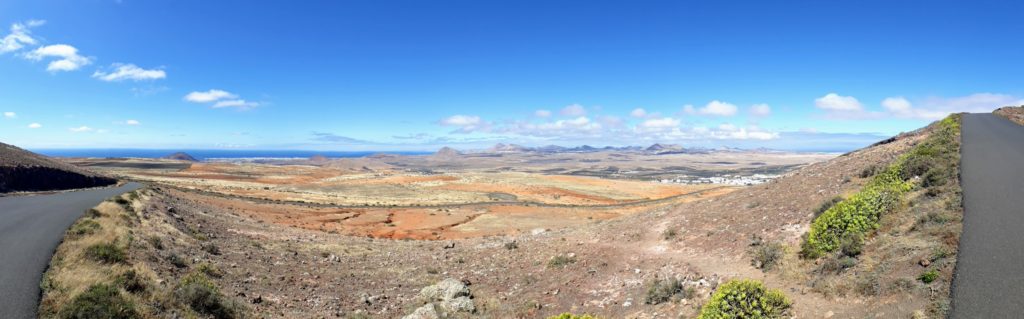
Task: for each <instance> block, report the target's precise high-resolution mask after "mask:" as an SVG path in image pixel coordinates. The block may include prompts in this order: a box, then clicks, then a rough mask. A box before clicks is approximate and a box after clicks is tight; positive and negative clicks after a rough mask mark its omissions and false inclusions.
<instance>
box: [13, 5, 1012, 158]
mask: <svg viewBox="0 0 1024 319" xmlns="http://www.w3.org/2000/svg"><path fill="white" fill-rule="evenodd" d="M1020 12H1024V5H1022V4H1020V3H1019V2H1016V1H1004V2H990V1H970V2H967V1H959V2H953V1H904V2H900V3H895V2H894V1H857V2H853V1H847V2H837V1H789V2H785V3H782V2H774V1H772V2H767V1H700V2H695V1H666V2H657V1H644V2H639V3H638V2H636V1H628V2H627V1H620V2H601V1H579V2H572V1H559V2H554V1H430V2H427V1H401V2H398V1H322V2H314V1H292V2H284V1H280V2H274V3H269V2H251V1H133V0H123V1H113V0H110V1H106V0H104V1H99V0H84V1H48V0H40V1H4V2H0V26H2V29H0V41H2V42H0V74H2V75H0V112H4V113H3V117H2V118H0V141H3V142H6V143H11V144H15V145H18V146H22V147H27V148H34V149H43V148H193V149H194V148H247V149H310V150H354V151H359V150H429V149H435V148H437V147H439V146H442V145H452V146H455V147H457V148H482V147H485V146H486V145H491V144H494V143H497V142H506V143H509V142H511V143H521V144H528V145H545V144H559V145H579V144H591V145H646V144H650V143H654V142H667V143H680V144H683V145H685V146H723V145H729V146H739V147H760V146H764V147H772V148H781V149H849V148H853V147H858V146H862V145H866V144H868V143H870V142H872V141H874V140H877V139H879V138H880V137H881V136H887V135H893V134H896V133H898V132H901V131H909V130H913V129H915V128H918V127H920V126H923V125H925V124H927V123H929V122H930V121H932V120H934V119H936V118H939V117H941V116H943V115H944V114H947V113H949V112H951V111H973V112H985V111H990V110H991V109H993V108H995V107H998V106H1002V105H1009V104H1024V102H1022V100H1024V85H1022V84H1024V83H1022V82H1024V80H1022V78H1021V76H1020V74H1024V63H1022V62H1021V58H1022V55H1021V52H1024V42H1021V41H1019V38H1020V35H1021V34H1024V20H1021V19H1020V18H1019V13H1020Z"/></svg>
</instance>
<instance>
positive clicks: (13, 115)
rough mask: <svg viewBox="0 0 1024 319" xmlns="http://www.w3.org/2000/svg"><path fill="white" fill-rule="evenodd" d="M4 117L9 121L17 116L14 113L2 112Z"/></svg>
mask: <svg viewBox="0 0 1024 319" xmlns="http://www.w3.org/2000/svg"><path fill="white" fill-rule="evenodd" d="M4 117H6V118H9V119H13V118H15V117H18V114H17V113H14V112H4Z"/></svg>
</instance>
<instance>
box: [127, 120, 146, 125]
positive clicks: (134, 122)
mask: <svg viewBox="0 0 1024 319" xmlns="http://www.w3.org/2000/svg"><path fill="white" fill-rule="evenodd" d="M124 124H125V125H142V123H141V122H139V121H137V120H126V121H124Z"/></svg>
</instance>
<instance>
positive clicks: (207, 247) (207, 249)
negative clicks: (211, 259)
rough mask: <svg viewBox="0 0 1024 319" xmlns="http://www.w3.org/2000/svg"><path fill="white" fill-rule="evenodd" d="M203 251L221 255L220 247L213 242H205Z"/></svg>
mask: <svg viewBox="0 0 1024 319" xmlns="http://www.w3.org/2000/svg"><path fill="white" fill-rule="evenodd" d="M203 251H205V252H207V253H210V255H220V247H217V245H214V244H213V243H208V244H204V245H203Z"/></svg>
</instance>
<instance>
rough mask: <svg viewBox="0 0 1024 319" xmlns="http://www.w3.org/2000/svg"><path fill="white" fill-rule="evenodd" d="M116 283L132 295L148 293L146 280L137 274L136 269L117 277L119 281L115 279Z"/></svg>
mask: <svg viewBox="0 0 1024 319" xmlns="http://www.w3.org/2000/svg"><path fill="white" fill-rule="evenodd" d="M114 283H115V284H117V285H118V286H120V287H121V288H124V290H125V291H127V292H130V293H139V292H143V291H146V280H145V278H142V276H141V275H139V273H137V272H135V270H134V269H132V270H128V271H126V272H124V273H123V274H121V275H120V276H117V279H114Z"/></svg>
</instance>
